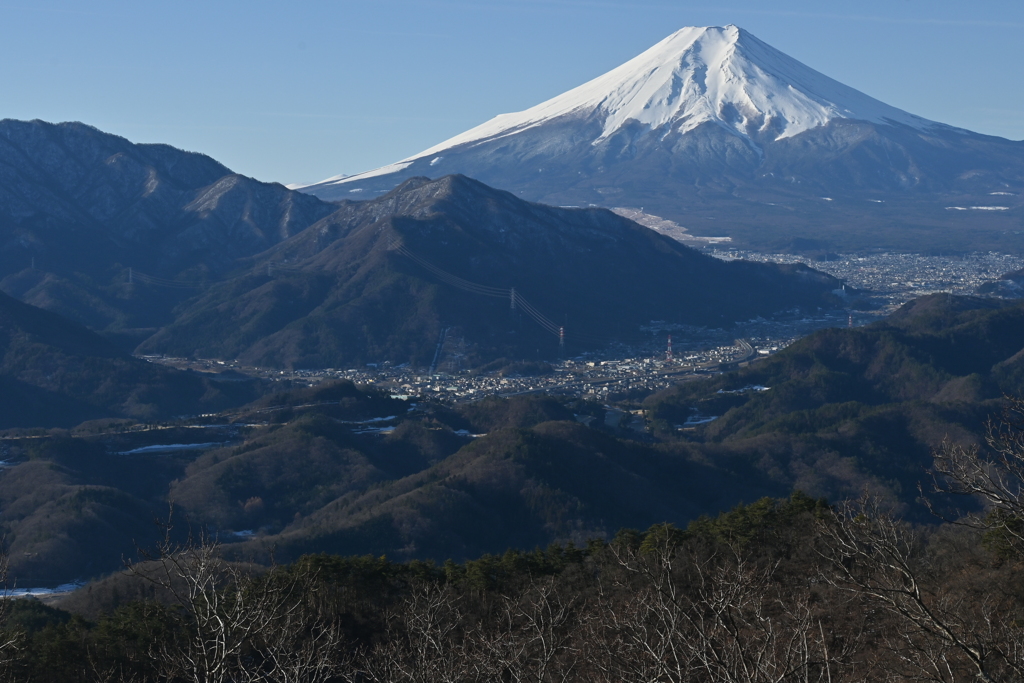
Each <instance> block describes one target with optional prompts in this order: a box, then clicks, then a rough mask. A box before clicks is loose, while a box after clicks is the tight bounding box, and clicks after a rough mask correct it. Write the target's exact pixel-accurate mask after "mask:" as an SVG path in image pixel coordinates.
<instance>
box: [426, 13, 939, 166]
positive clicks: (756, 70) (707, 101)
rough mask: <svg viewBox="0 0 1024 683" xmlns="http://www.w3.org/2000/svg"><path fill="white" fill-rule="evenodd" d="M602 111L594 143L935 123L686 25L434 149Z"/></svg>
mask: <svg viewBox="0 0 1024 683" xmlns="http://www.w3.org/2000/svg"><path fill="white" fill-rule="evenodd" d="M568 115H575V116H583V117H588V118H589V117H591V116H598V117H603V132H602V133H601V136H600V137H598V138H597V139H596V140H594V141H593V142H595V143H597V142H600V141H601V140H603V139H605V138H607V137H609V136H610V135H612V134H614V133H615V132H616V131H618V130H619V129H620V128H622V126H623V125H625V124H626V123H627V122H629V121H637V122H639V123H641V124H644V125H646V126H649V127H650V129H652V130H661V129H663V128H665V127H666V126H669V127H670V128H669V129H667V130H665V133H668V132H677V133H685V132H687V131H689V130H692V129H693V128H696V127H697V126H698V125H700V124H702V123H707V122H714V123H718V124H720V125H722V126H725V127H727V128H728V129H730V130H733V131H735V132H736V133H737V134H739V135H742V136H744V137H750V138H765V137H767V138H768V139H774V140H778V139H782V138H786V137H791V136H793V135H797V134H798V133H802V132H803V131H805V130H809V129H811V128H816V127H818V126H822V125H825V124H826V123H828V122H829V121H831V120H833V119H837V118H843V119H857V120H863V121H869V122H872V123H883V124H884V123H900V124H905V125H909V126H913V127H915V128H926V127H931V126H934V125H939V124H936V123H934V122H932V121H928V120H926V119H922V118H920V117H917V116H914V115H912V114H908V113H907V112H904V111H902V110H899V109H896V108H895V107H890V106H889V105H887V104H884V103H883V102H879V101H878V100H876V99H874V98H872V97H868V96H867V95H865V94H864V93H861V92H858V91H857V90H854V89H853V88H850V87H847V86H845V85H843V84H842V83H839V82H838V81H835V80H833V79H831V78H829V77H827V76H825V75H823V74H820V73H818V72H817V71H815V70H814V69H811V68H809V67H807V66H805V65H803V64H801V63H800V62H798V61H796V60H795V59H793V58H791V57H788V56H787V55H785V54H783V53H781V52H779V51H778V50H776V49H775V48H773V47H771V46H770V45H767V44H766V43H763V42H761V41H760V40H758V39H757V38H755V37H754V36H752V35H751V34H750V33H747V32H746V31H744V30H742V29H740V28H738V27H736V26H726V27H724V28H722V27H688V28H684V29H682V30H680V31H677V32H676V33H673V34H672V35H671V36H669V37H668V38H666V39H665V40H663V41H661V42H660V43H658V44H657V45H655V46H654V47H652V48H651V49H649V50H647V51H646V52H644V53H643V54H641V55H639V56H638V57H635V58H634V59H631V60H630V61H628V62H626V63H625V64H623V65H622V66H620V67H618V68H617V69H613V70H612V71H609V72H608V73H606V74H604V75H603V76H599V77H598V78H595V79H594V80H592V81H590V82H589V83H585V84H583V85H581V86H579V87H578V88H574V89H572V90H570V91H568V92H566V93H564V94H562V95H559V96H558V97H555V98H553V99H551V100H548V101H547V102H543V103H541V104H539V105H537V106H535V107H532V108H530V109H527V110H526V111H522V112H519V113H516V114H503V115H501V116H497V117H495V118H493V119H491V120H490V121H488V122H487V123H484V124H483V125H480V126H477V127H476V128H473V129H472V130H469V131H466V132H465V133H463V134H461V135H458V136H456V137H454V138H451V139H450V140H447V141H445V142H443V143H441V144H440V145H437V146H435V147H432V148H430V149H428V150H426V151H425V152H422V153H421V154H417V155H416V156H414V157H410V159H408V160H407V161H409V160H412V159H417V158H420V157H423V156H427V155H430V154H436V153H437V152H439V151H442V150H444V149H449V148H452V147H455V146H457V145H462V144H466V143H470V142H475V141H479V140H487V139H493V138H495V137H501V136H504V135H510V134H513V133H517V132H519V131H522V130H525V129H528V128H532V127H534V126H537V125H540V124H542V123H544V122H546V121H551V120H553V119H556V118H560V117H563V116H568Z"/></svg>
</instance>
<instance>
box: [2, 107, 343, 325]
mask: <svg viewBox="0 0 1024 683" xmlns="http://www.w3.org/2000/svg"><path fill="white" fill-rule="evenodd" d="M332 210H333V207H332V206H331V205H330V204H327V203H325V202H321V201H319V200H317V199H315V198H313V197H310V196H308V195H303V194H301V193H297V192H292V191H290V190H288V189H286V188H285V187H283V186H281V185H278V184H276V183H261V182H258V181H256V180H253V179H251V178H246V177H245V176H241V175H237V174H234V173H232V172H231V171H230V170H229V169H227V168H225V167H224V166H223V165H221V164H220V163H218V162H216V161H214V160H213V159H211V158H210V157H207V156H205V155H202V154H197V153H194V152H184V151H182V150H179V149H175V148H174V147H171V146H169V145H141V144H133V143H131V142H129V141H128V140H125V139H124V138H121V137H117V136H115V135H110V134H107V133H103V132H101V131H99V130H97V129H95V128H92V127H90V126H87V125H84V124H81V123H60V124H51V123H46V122H43V121H15V120H10V119H6V120H3V121H0V288H2V289H3V291H6V292H7V293H9V294H13V295H15V296H18V297H19V298H22V299H23V300H25V301H28V302H30V303H34V304H37V305H40V306H43V307H45V308H49V309H52V310H57V311H58V312H60V313H62V314H64V315H69V316H71V317H73V318H74V319H76V320H78V321H79V322H83V323H85V324H88V325H90V326H92V327H93V328H94V329H105V328H112V329H118V328H123V327H129V328H131V327H152V326H155V325H158V324H162V323H164V322H166V320H165V316H166V314H167V312H168V311H169V310H170V308H171V307H172V306H173V305H174V304H175V303H177V302H178V301H180V300H181V299H182V297H183V296H184V295H188V294H191V293H194V292H195V290H194V289H192V288H191V285H190V283H201V282H203V281H208V280H209V279H211V278H218V277H220V275H221V274H222V273H223V272H224V271H225V270H226V269H229V268H232V267H233V266H234V264H235V261H236V260H237V259H238V258H240V257H244V256H249V255H252V254H255V253H258V252H260V251H263V250H265V249H267V248H268V247H271V246H273V245H274V244H277V243H278V242H280V241H281V240H284V239H287V238H288V237H290V236H292V235H294V234H296V233H298V232H299V231H301V230H302V229H303V228H305V227H307V226H309V225H310V224H311V223H313V222H315V221H316V220H318V219H320V218H322V217H324V216H326V215H327V214H328V213H330V212H331V211H332ZM33 264H34V267H33ZM129 268H134V269H135V272H136V273H138V276H137V277H134V278H133V280H134V286H133V287H129V286H128V284H127V283H128V281H129V272H128V269H129ZM171 281H173V282H171ZM175 283H177V284H175Z"/></svg>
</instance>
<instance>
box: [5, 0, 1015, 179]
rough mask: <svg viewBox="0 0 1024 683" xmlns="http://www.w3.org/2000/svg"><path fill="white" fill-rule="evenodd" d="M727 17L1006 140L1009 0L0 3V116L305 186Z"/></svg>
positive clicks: (862, 83) (897, 100) (898, 97)
mask: <svg viewBox="0 0 1024 683" xmlns="http://www.w3.org/2000/svg"><path fill="white" fill-rule="evenodd" d="M730 23H731V24H736V25H738V26H741V27H743V28H745V29H747V30H748V31H750V32H751V33H753V34H754V35H756V36H757V37H759V38H760V39H762V40H764V41H765V42H767V43H769V44H771V45H773V46H774V47H776V48H777V49H779V50H781V51H783V52H785V53H787V54H789V55H790V56H792V57H795V58H796V59H799V60H800V61H802V62H804V63H805V64H807V65H809V66H811V67H813V68H815V69H817V70H819V71H821V72H823V73H825V74H827V75H829V76H831V77H833V78H835V79H837V80H839V81H842V82H844V83H846V84H847V85H850V86H852V87H855V88H857V89H859V90H862V91H864V92H866V93H867V94H869V95H872V96H873V97H876V98H878V99H880V100H883V101H884V102H887V103H888V104H891V105H893V106H896V107H900V108H902V109H906V110H907V111H910V112H912V113H914V114H917V115H919V116H924V117H926V118H930V119H934V120H937V121H941V122H943V123H949V124H952V125H956V126H961V127H964V128H969V129H971V130H975V131H978V132H981V133H986V134H990V135H999V136H1003V137H1008V138H1011V139H1014V140H1020V139H1024V39H1022V36H1024V2H1021V0H974V1H973V2H968V1H967V0H859V1H858V2H849V1H845V2H838V1H836V0H773V1H772V2H765V1H764V0H715V1H713V2H689V1H687V0H676V1H671V2H670V1H658V0H650V1H646V0H638V1H637V2H619V1H615V0H358V1H356V0H335V1H333V2H329V1H321V2H298V1H293V2H263V1H259V0H249V1H246V2H241V1H226V2H218V1H217V0H206V1H205V2H193V1H192V0H171V1H170V2H138V1H135V2H128V1H126V0H124V1H122V0H117V1H114V0H89V1H88V2H82V1H81V0H77V1H71V0H15V1H13V2H8V1H6V0H0V65H2V66H0V118H17V119H33V118H39V119H44V120H47V121H68V120H79V121H84V122H86V123H88V124H91V125H94V126H96V127H98V128H100V129H102V130H105V131H108V132H111V133H116V134H118V135H123V136H125V137H127V138H128V139H130V140H132V141H135V142H166V143H169V144H172V145H175V146H177V147H181V148H184V149H189V150H193V151H200V152H204V153H206V154H209V155H211V156H213V157H214V158H216V159H217V160H219V161H221V162H222V163H224V164H226V165H227V166H229V167H231V168H232V169H234V170H236V171H238V172H239V173H245V174H246V175H251V176H254V177H256V178H259V179H260V180H267V181H279V182H284V183H292V182H313V181H316V180H321V179H323V178H325V177H328V176H332V175H336V174H339V173H357V172H360V171H365V170H369V169H371V168H375V167H377V166H381V165H383V164H386V163H390V162H393V161H397V160H398V159H400V158H402V157H406V156H409V155H411V154H414V153H416V152H419V151H421V150H423V149H426V148H427V147H430V146H432V145H434V144H436V143H438V142H441V141H442V140H444V139H446V138H448V137H451V136H452V135H455V134H457V133H460V132H462V131H463V130H466V129H467V128H470V127H472V126H474V125H476V124H479V123H482V122H483V121H485V120H487V119H489V118H491V117H492V116H494V115H496V114H500V113H504V112H509V111H519V110H522V109H525V108H527V107H530V106H532V105H534V104H537V103H539V102H541V101H543V100H545V99H547V98H550V97H553V96H555V95H557V94H559V93H561V92H564V91H565V90H567V89H569V88H571V87H574V86H576V85H579V84H581V83H583V82H585V81H587V80H589V79H591V78H593V77H595V76H598V75H600V74H601V73H603V72H605V71H607V70H609V69H611V68H613V67H615V66H618V65H619V64H621V63H622V62H624V61H626V60H627V59H629V58H631V57H633V56H635V55H636V54H639V53H640V52H642V51H643V50H645V49H646V48H648V47H650V46H651V45H653V44H654V43H656V42H657V41H659V40H661V39H662V38H664V37H665V36H667V35H668V34H670V33H672V32H673V31H675V30H677V29H679V28H681V27H683V26H694V25H696V26H706V25H719V26H720V25H725V24H730Z"/></svg>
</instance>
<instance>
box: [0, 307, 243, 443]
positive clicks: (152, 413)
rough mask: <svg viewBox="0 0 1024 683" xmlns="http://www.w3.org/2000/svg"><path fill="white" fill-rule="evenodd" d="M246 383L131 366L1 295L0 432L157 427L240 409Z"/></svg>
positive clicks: (66, 324)
mask: <svg viewBox="0 0 1024 683" xmlns="http://www.w3.org/2000/svg"><path fill="white" fill-rule="evenodd" d="M258 393H259V388H258V386H257V385H256V384H254V383H252V382H217V381H215V380H212V379H209V378H205V377H200V376H199V375H196V374H194V373H186V372H180V371H178V370H173V369H170V368H165V367H161V366H157V365H153V364H152V363H147V362H145V361H142V360H138V359H136V358H132V357H131V356H129V355H127V354H126V353H124V352H123V351H120V350H119V349H118V348H117V347H115V346H114V345H113V344H111V343H110V342H108V341H106V340H105V339H103V338H102V337H100V336H99V335H97V334H95V333H94V332H91V331H89V330H88V329H86V328H84V327H82V326H80V325H78V324H76V323H73V322H71V321H69V320H66V319H64V318H62V317H60V316H58V315H56V314H54V313H50V312H48V311H44V310H42V309H39V308H35V307H34V306H29V305H27V304H23V303H21V302H19V301H17V300H15V299H13V298H11V297H9V296H7V295H6V294H2V293H0V428H10V427H56V426H60V427H70V426H73V425H76V424H78V423H79V422H82V421H84V420H89V419H93V418H101V417H134V418H144V419H159V418H165V417H169V416H172V415H181V414H195V413H202V412H209V411H211V410H218V409H223V408H227V407H229V406H232V405H238V404H240V403H244V402H245V401H248V400H251V399H252V398H254V397H255V396H256V395H257V394H258Z"/></svg>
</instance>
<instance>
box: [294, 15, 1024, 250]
mask: <svg viewBox="0 0 1024 683" xmlns="http://www.w3.org/2000/svg"><path fill="white" fill-rule="evenodd" d="M449 173H462V174H466V175H469V176H473V177H475V178H478V179H480V180H482V181H484V182H485V183H488V184H490V185H493V186H496V187H500V188H502V189H506V190H509V191H512V192H514V193H515V194H517V195H518V196H520V197H523V198H524V199H529V200H532V201H540V202H545V203H549V204H557V205H563V206H564V205H572V206H587V205H592V206H605V207H623V208H630V209H632V210H633V212H634V215H637V216H640V217H641V218H643V217H645V214H646V217H649V218H651V219H655V218H659V217H660V218H663V219H667V222H668V223H669V224H672V222H678V223H683V224H685V227H683V226H679V225H675V227H676V228H682V229H681V231H680V230H677V231H676V234H677V235H678V234H680V232H681V233H682V234H683V235H684V237H696V238H698V239H699V238H700V236H702V235H703V236H709V235H710V236H713V235H718V236H720V237H729V238H731V239H733V240H734V242H736V243H738V244H741V245H744V244H745V245H749V246H754V247H758V248H763V247H775V248H777V247H779V246H785V245H787V244H788V245H792V244H796V245H804V246H806V245H811V246H814V247H815V248H818V247H820V248H829V249H866V248H887V249H908V250H936V249H937V250H958V249H963V250H973V249H989V248H992V249H1001V250H1021V249H1024V237H1022V236H1021V230H1020V228H1021V223H1022V217H1024V201H1022V200H1021V196H1022V192H1024V143H1022V142H1014V141H1010V140H1005V139H1003V138H997V137H992V136H985V135H980V134H977V133H973V132H971V131H967V130H964V129H960V128H955V127H952V126H948V125H945V124H942V123H938V122H935V121H930V120H928V119H925V118H921V117H919V116H915V115H913V114H910V113H907V112H905V111H902V110H900V109H897V108H895V107H892V106H889V105H887V104H885V103H883V102H880V101H878V100H876V99H874V98H872V97H870V96H868V95H865V94H864V93H861V92H859V91H857V90H855V89H853V88H850V87H848V86H846V85H843V84H842V83H839V82H838V81H835V80H833V79H831V78H829V77H827V76H825V75H823V74H821V73H819V72H817V71H815V70H813V69H811V68H810V67H808V66H805V65H804V64H802V63H800V62H798V61H797V60H795V59H793V58H791V57H789V56H787V55H785V54H783V53H782V52H780V51H778V50H776V49H775V48H773V47H771V46H770V45H768V44H766V43H764V42H763V41H761V40H759V39H758V38H756V37H755V36H753V35H751V34H750V33H748V32H747V31H744V30H743V29H740V28H738V27H736V26H726V27H706V28H693V27H691V28H684V29H682V30H680V31H677V32H676V33H674V34H672V35H671V36H669V37H668V38H666V39H664V40H663V41H661V42H660V43H658V44H657V45H655V46H654V47H652V48H650V49H649V50H647V51H646V52H644V53H643V54H641V55H639V56H637V57H635V58H634V59H632V60H630V61H628V62H626V63H625V64H623V65H622V66H620V67H618V68H616V69H613V70H612V71H609V72H608V73H606V74H604V75H602V76H599V77H598V78H596V79H594V80H592V81H590V82H588V83H585V84H583V85H581V86H579V87H577V88H574V89H572V90H570V91H568V92H566V93H564V94H562V95H559V96H557V97H555V98H553V99H551V100H548V101H547V102H543V103H541V104H539V105H537V106H535V107H532V108H530V109H527V110H525V111H522V112H519V113H514V114H503V115H501V116H497V117H495V118H494V119H492V120H490V121H488V122H486V123H483V124H482V125H480V126H477V127H476V128H473V129H471V130H468V131H466V132H465V133H462V134H460V135H457V136H455V137H453V138H451V139H449V140H447V141H445V142H442V143H440V144H438V145H435V146H434V147H431V148H430V149H427V150H425V151H423V152H421V153H419V154H416V155H414V156H411V157H408V158H406V159H403V160H401V161H399V162H397V163H394V164H391V165H388V166H384V167H382V168H378V169H375V170H372V171H368V172H365V173H360V174H357V175H353V176H336V177H334V178H329V179H327V180H324V181H322V182H320V183H316V184H313V185H309V186H307V187H304V188H301V190H302V191H304V192H307V193H309V194H313V195H316V196H317V197H320V198H321V199H328V200H338V199H361V198H372V197H375V196H378V195H380V194H382V193H385V192H387V191H390V190H391V189H393V188H394V187H395V186H397V185H398V184H400V183H401V182H404V181H405V180H407V179H409V178H411V177H414V176H431V177H437V176H440V175H445V174H449ZM663 222H665V221H663ZM654 223H657V221H654ZM652 225H653V224H652Z"/></svg>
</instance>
